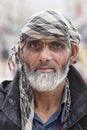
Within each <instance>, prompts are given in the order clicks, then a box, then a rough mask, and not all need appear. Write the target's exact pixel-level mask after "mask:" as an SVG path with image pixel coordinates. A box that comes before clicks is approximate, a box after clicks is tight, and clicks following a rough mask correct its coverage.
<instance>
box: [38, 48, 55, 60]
mask: <svg viewBox="0 0 87 130" xmlns="http://www.w3.org/2000/svg"><path fill="white" fill-rule="evenodd" d="M52 59H53V57H52V52H51V51H50V50H49V48H48V47H45V48H43V50H42V51H41V52H40V55H39V60H40V61H42V62H46V61H50V60H52Z"/></svg>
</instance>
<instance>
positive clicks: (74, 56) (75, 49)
mask: <svg viewBox="0 0 87 130" xmlns="http://www.w3.org/2000/svg"><path fill="white" fill-rule="evenodd" d="M78 52H79V47H78V45H75V44H72V45H71V55H70V64H73V63H74V62H76V60H77V57H78Z"/></svg>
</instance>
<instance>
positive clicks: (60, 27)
mask: <svg viewBox="0 0 87 130" xmlns="http://www.w3.org/2000/svg"><path fill="white" fill-rule="evenodd" d="M23 33H24V34H25V35H27V36H28V40H29V41H32V40H39V39H49V38H58V39H62V40H64V41H66V42H67V43H74V44H78V43H79V42H80V35H79V33H78V31H77V30H76V29H75V28H74V26H73V25H72V23H71V22H70V21H69V20H68V19H67V18H66V17H65V16H63V15H62V14H61V13H58V12H57V11H54V10H47V11H41V12H39V13H36V14H35V15H33V16H31V17H30V19H29V20H28V22H27V23H26V24H25V25H24V27H23V28H22V29H21V34H23Z"/></svg>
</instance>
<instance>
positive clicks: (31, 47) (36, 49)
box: [29, 43, 42, 51]
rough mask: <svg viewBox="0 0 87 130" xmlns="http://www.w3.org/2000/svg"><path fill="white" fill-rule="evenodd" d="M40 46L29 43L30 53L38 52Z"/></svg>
mask: <svg viewBox="0 0 87 130" xmlns="http://www.w3.org/2000/svg"><path fill="white" fill-rule="evenodd" d="M41 48H42V47H41V45H40V44H39V43H30V45H29V49H30V50H32V51H40V50H41Z"/></svg>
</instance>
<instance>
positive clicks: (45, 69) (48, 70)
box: [36, 66, 54, 73]
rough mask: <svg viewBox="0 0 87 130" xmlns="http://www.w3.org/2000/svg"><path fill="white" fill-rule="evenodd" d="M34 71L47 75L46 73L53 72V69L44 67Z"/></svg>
mask: <svg viewBox="0 0 87 130" xmlns="http://www.w3.org/2000/svg"><path fill="white" fill-rule="evenodd" d="M36 71H38V72H43V73H48V72H52V71H54V68H52V67H46V66H44V67H39V68H37V69H36Z"/></svg>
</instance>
